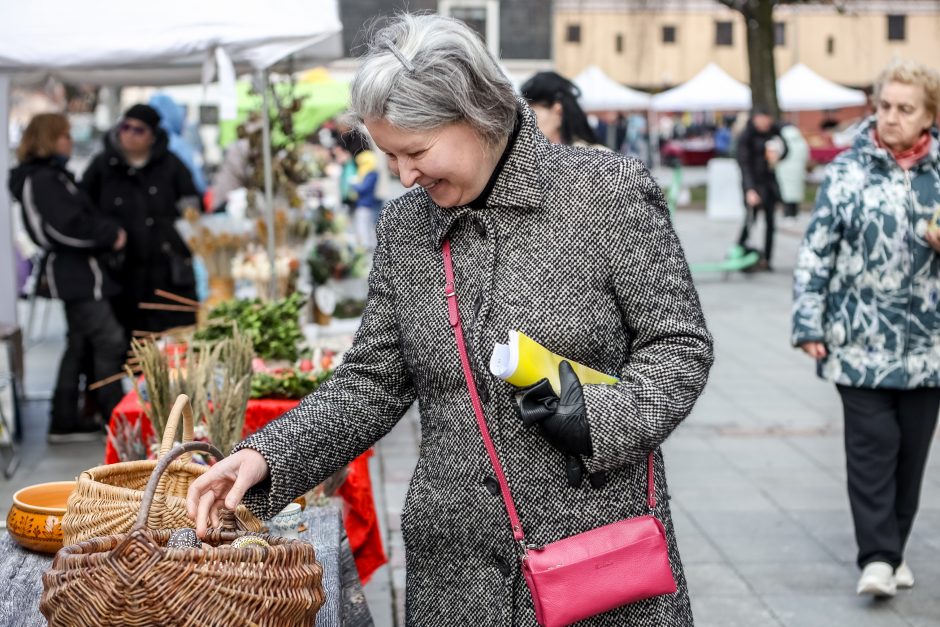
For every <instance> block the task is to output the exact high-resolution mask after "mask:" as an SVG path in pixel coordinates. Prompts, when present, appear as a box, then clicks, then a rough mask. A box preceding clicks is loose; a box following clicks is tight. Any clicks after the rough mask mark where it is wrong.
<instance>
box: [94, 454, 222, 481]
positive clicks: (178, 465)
mask: <svg viewBox="0 0 940 627" xmlns="http://www.w3.org/2000/svg"><path fill="white" fill-rule="evenodd" d="M159 461H160V460H158V459H138V460H136V461H132V462H118V463H116V464H102V465H101V466H95V467H94V468H89V469H88V470H83V471H82V474H80V475H79V477H78V478H79V480H81V479H87V480H90V481H94V482H96V483H99V482H102V480H103V479H105V478H110V477H114V476H115V475H126V474H129V473H131V472H140V473H145V472H146V473H148V476H149V474H150V473H152V472H153V469H154V468H156V467H157V463H158V462H159ZM207 470H209V467H208V466H203V465H202V464H197V463H195V462H185V461H182V460H179V461H174V462H173V463H172V464H170V467H169V468H167V472H172V473H176V474H180V473H188V474H190V475H195V476H197V477H198V476H200V475H202V474H203V473H205V472H206V471H207ZM107 485H113V484H107Z"/></svg>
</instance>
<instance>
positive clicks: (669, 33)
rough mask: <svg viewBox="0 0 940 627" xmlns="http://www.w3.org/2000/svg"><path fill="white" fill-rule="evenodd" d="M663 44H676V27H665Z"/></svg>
mask: <svg viewBox="0 0 940 627" xmlns="http://www.w3.org/2000/svg"><path fill="white" fill-rule="evenodd" d="M663 43H664V44H674V43H676V27H675V26H663Z"/></svg>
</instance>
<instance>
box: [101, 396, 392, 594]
mask: <svg viewBox="0 0 940 627" xmlns="http://www.w3.org/2000/svg"><path fill="white" fill-rule="evenodd" d="M298 403H299V401H292V400H278V399H258V400H250V401H248V408H247V410H246V412H245V429H244V431H243V432H242V435H243V436H247V435H250V434H252V433H254V432H255V431H257V430H258V429H260V428H261V427H263V426H264V425H266V424H267V423H269V422H271V421H272V420H274V419H275V418H277V417H278V416H280V415H282V414H284V413H285V412H287V411H290V410H291V409H293V408H294V407H296V406H297V404H298ZM122 414H123V415H124V416H125V417H126V418H127V420H128V421H129V422H130V423H131V424H135V423H136V422H137V421H138V420H140V419H143V422H142V423H141V427H140V431H141V437H142V438H143V440H144V441H145V442H147V441H149V440H150V439H151V438H152V437H153V436H154V433H153V427H152V426H151V425H150V421H149V420H147V417H146V416H144V415H143V412H142V411H141V408H140V404H139V403H138V401H137V394H136V393H135V392H133V391H131V392H129V393H128V394H126V395H125V396H124V398H123V399H121V402H120V403H119V404H118V406H117V407H115V408H114V413H112V414H111V420H112V421H114V420H115V419H117V417H118V416H120V415H122ZM158 441H159V439H158ZM371 455H372V451H371V450H369V451H367V452H366V453H365V454H363V455H361V456H360V457H357V458H356V459H355V460H353V462H352V463H351V464H349V472H348V474H347V476H346V481H345V482H344V483H343V485H342V486H341V487H340V489H339V492H338V494H339V495H340V496H341V497H342V498H343V502H344V504H345V511H344V513H343V519H344V522H345V523H346V534H347V535H348V536H349V544H350V546H351V548H352V552H353V556H354V557H355V558H356V568H357V569H358V570H359V578H360V579H361V580H362V582H363V583H365V582H367V581H368V580H369V577H371V576H372V573H374V572H375V571H376V569H378V568H379V567H380V566H382V565H383V564H385V563H386V562H387V561H388V558H386V557H385V551H384V549H383V548H382V534H381V532H380V530H379V522H378V518H377V517H376V514H375V501H374V500H373V498H372V480H371V478H370V477H369V457H370V456H371ZM118 461H120V460H119V459H118V454H117V451H116V450H115V449H114V447H113V446H112V444H111V442H110V441H108V444H107V448H106V449H105V454H104V463H106V464H113V463H116V462H118Z"/></svg>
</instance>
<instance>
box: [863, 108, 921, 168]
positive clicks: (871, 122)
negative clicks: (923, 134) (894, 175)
mask: <svg viewBox="0 0 940 627" xmlns="http://www.w3.org/2000/svg"><path fill="white" fill-rule="evenodd" d="M876 123H877V119H876V116H874V115H873V116H870V117H869V118H868V119H867V120H865V121H864V122H862V123H861V124H860V125H859V129H858V133H857V134H856V135H855V144H854V147H855V149H856V150H857V151H858V152H859V153H861V154H864V155H867V156H868V158H869V159H871V160H873V161H880V162H882V163H884V164H886V165H889V166H891V165H896V164H897V162H896V161H895V160H894V157H892V156H891V153H890V152H888V151H887V150H886V149H885V148H882V147H881V146H879V145H878V144H876V143H875V140H874V131H875V125H876ZM928 132H929V133H930V137H931V139H930V150H928V151H927V155H926V156H925V157H924V158H923V159H921V160H920V161H918V163H917V164H915V165H914V167H915V168H916V167H917V166H918V165H920V164H922V163H929V164H931V166H932V165H934V164H937V163H940V129H938V128H937V126H936V125H934V126H932V127H930V131H928Z"/></svg>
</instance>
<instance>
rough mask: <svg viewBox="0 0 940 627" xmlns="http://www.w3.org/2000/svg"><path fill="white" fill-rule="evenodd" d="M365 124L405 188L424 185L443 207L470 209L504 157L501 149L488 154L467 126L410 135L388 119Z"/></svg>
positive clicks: (435, 200)
mask: <svg viewBox="0 0 940 627" xmlns="http://www.w3.org/2000/svg"><path fill="white" fill-rule="evenodd" d="M365 125H366V128H367V129H368V130H369V134H370V135H372V139H373V140H375V144H376V145H377V146H378V147H379V150H381V151H382V152H384V153H385V155H386V156H387V157H388V165H389V168H391V170H392V172H394V173H395V174H396V175H398V177H399V178H400V179H401V182H402V185H404V186H405V187H411V186H412V185H415V184H417V185H420V186H421V187H423V188H424V189H425V190H427V192H428V194H429V195H430V196H431V200H433V201H434V202H435V203H436V204H437V205H438V206H440V207H444V208H447V207H457V206H460V205H465V204H467V203H469V202H470V201H472V200H474V199H475V198H476V197H477V196H479V195H480V194H481V193H482V192H483V189H484V188H485V187H486V184H487V182H488V181H489V179H490V175H491V174H492V173H493V170H494V169H495V168H496V162H497V161H498V160H499V156H498V155H500V154H502V148H501V147H500V148H498V151H497V150H490V149H488V148H487V147H486V142H485V141H484V140H483V138H482V137H481V136H480V135H479V134H478V133H477V132H476V131H475V130H473V128H472V127H471V126H470V125H469V124H467V123H466V122H456V123H454V124H448V125H446V126H442V127H440V128H436V129H434V130H431V131H406V130H403V129H401V128H398V127H395V126H392V125H391V124H389V123H388V122H387V121H386V120H383V119H368V120H365ZM494 155H496V156H494Z"/></svg>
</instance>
